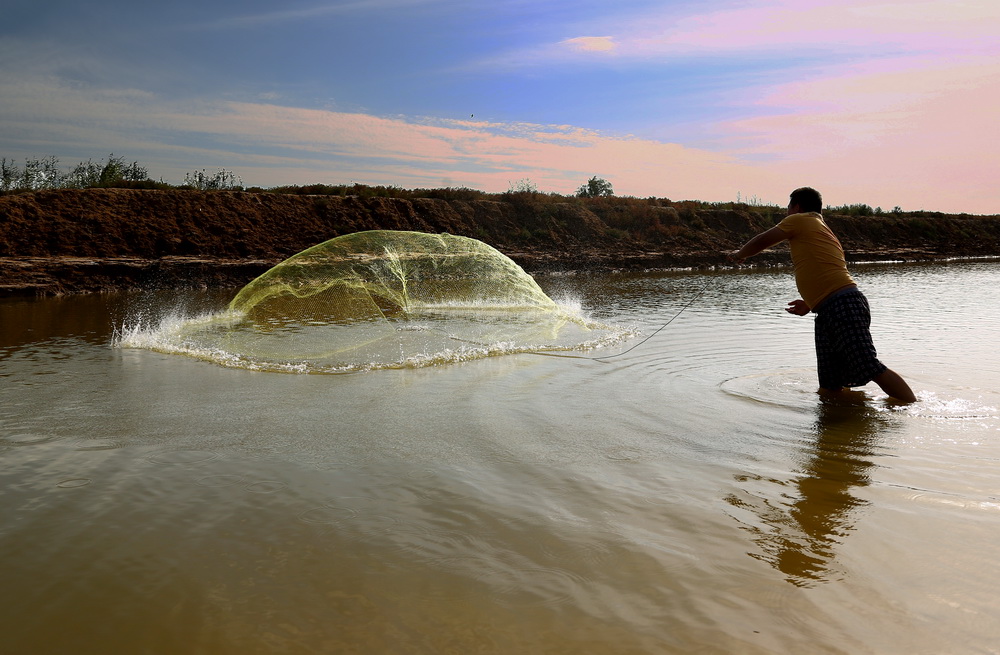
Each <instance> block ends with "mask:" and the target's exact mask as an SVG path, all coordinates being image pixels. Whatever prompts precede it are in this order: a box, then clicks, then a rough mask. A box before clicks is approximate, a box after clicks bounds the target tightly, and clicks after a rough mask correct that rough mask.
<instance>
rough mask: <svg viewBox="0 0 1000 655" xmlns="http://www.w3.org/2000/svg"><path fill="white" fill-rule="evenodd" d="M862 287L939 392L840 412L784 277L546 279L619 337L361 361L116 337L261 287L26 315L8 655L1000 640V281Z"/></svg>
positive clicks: (937, 268) (878, 321)
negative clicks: (318, 361)
mask: <svg viewBox="0 0 1000 655" xmlns="http://www.w3.org/2000/svg"><path fill="white" fill-rule="evenodd" d="M852 270H853V272H854V274H855V277H856V278H857V279H858V282H859V284H860V285H861V287H862V289H863V290H864V291H865V293H866V294H867V296H868V298H869V300H870V301H871V304H872V307H873V335H874V338H875V343H876V346H877V347H878V348H879V355H880V357H881V358H882V359H883V361H885V362H886V363H887V364H888V365H889V366H890V367H892V368H893V369H895V370H896V371H898V372H899V373H900V374H902V375H903V376H904V377H905V378H906V379H907V380H908V382H909V383H910V384H911V386H912V387H913V389H914V391H915V392H916V393H917V395H918V398H919V402H917V403H916V404H914V405H909V406H900V405H896V404H893V403H891V402H888V401H887V399H886V398H885V396H884V395H882V394H881V392H880V390H879V389H878V388H877V387H875V386H874V385H871V386H869V387H866V388H864V389H862V390H859V391H857V392H854V393H849V394H844V396H843V397H840V398H837V399H821V398H819V397H818V396H817V395H816V393H815V389H816V382H815V370H814V354H813V346H812V320H813V319H812V317H795V316H791V315H788V314H786V313H785V312H784V311H782V308H783V307H784V305H785V303H786V302H787V301H789V300H792V299H793V298H794V297H795V295H794V294H795V291H794V285H793V283H792V279H791V275H790V274H789V273H788V272H787V271H773V272H767V271H755V272H750V271H745V272H727V273H714V274H704V273H697V272H677V273H670V274H628V275H626V274H619V275H609V274H601V275H588V274H578V275H570V276H551V277H550V276H542V277H539V278H538V282H539V284H540V285H541V286H542V287H543V289H545V290H546V292H548V293H549V294H550V295H552V296H553V297H563V298H571V299H573V300H574V302H575V303H577V304H578V306H579V307H580V310H581V311H582V312H583V313H584V314H586V315H587V317H588V318H589V319H592V320H594V321H600V322H602V323H604V324H607V325H612V326H618V327H620V328H622V329H623V331H624V332H623V333H624V334H626V335H627V336H625V337H624V338H623V339H622V340H620V341H618V342H614V343H609V344H605V345H603V346H602V347H599V348H594V349H590V350H575V351H560V352H554V353H549V355H543V354H532V353H520V354H506V355H496V353H495V352H493V353H491V354H492V355H493V356H488V357H480V358H471V357H470V358H469V359H468V360H466V361H461V360H459V361H455V362H452V363H438V364H436V365H431V366H419V367H408V368H388V369H384V370H371V371H365V372H355V373H349V374H337V375H324V374H311V375H309V374H289V373H271V372H261V371H253V370H244V369H240V368H227V367H224V366H220V365H218V364H215V363H212V362H208V361H203V360H200V359H197V358H194V357H189V356H184V355H178V354H169V353H162V352H157V351H155V350H150V349H148V348H136V347H127V346H123V345H121V344H119V343H117V342H116V340H115V333H116V330H117V331H118V332H121V330H122V328H123V327H127V325H126V324H127V323H128V321H129V320H130V317H131V316H134V315H135V312H136V307H137V306H142V307H143V308H145V309H144V311H147V312H148V311H149V307H151V306H152V307H154V308H155V307H160V308H161V310H162V312H161V313H164V312H166V311H167V310H166V309H163V308H170V311H172V312H175V313H176V312H177V311H178V310H177V309H176V308H177V307H178V306H183V307H184V308H185V309H184V310H183V311H185V312H191V313H195V312H196V311H197V310H198V308H200V307H208V308H212V307H219V306H221V305H223V304H224V303H225V302H226V301H227V300H228V298H229V297H231V295H232V293H233V292H234V291H235V290H227V291H224V292H216V293H202V294H194V293H191V294H186V295H183V296H180V297H178V296H176V295H173V296H171V295H169V294H166V295H160V296H154V295H151V294H107V295H94V296H79V297H66V298H54V299H39V300H17V299H6V300H2V301H0V458H2V461H3V466H2V469H0V578H2V589H3V593H2V595H0V642H2V643H0V651H2V652H3V653H10V654H21V653H24V654H29V653H31V654H34V653H68V652H73V653H164V654H166V653H185V654H190V653H205V654H212V655H218V654H228V653H233V654H236V653H239V654H241V655H245V654H247V653H461V654H466V653H505V654H506V653H595V654H601V653H608V654H612V653H613V654H615V655H621V654H626V653H692V652H700V653H806V652H808V653H852V654H856V653H944V652H947V653H997V652H1000V621H997V619H996V617H997V616H998V615H1000V591H998V589H1000V558H997V547H996V541H997V535H998V534H1000V474H998V471H1000V393H998V391H997V389H996V382H997V380H998V374H1000V354H998V350H997V347H996V344H997V343H998V340H1000V321H998V320H997V316H996V307H997V306H1000V264H998V263H995V262H973V263H958V262H955V263H948V264H934V265H872V266H855V267H854V268H853V269H852ZM682 310H683V311H682ZM678 312H680V313H678ZM668 322H669V324H668ZM664 325H666V327H663V326H664ZM658 328H662V329H660V331H658V332H657V329H658ZM647 337H648V340H646V341H644V342H642V341H641V340H642V339H645V338H647ZM632 346H635V347H634V349H631V350H628V349H629V348H631V347H632ZM626 350H627V352H626ZM552 355H557V356H552ZM609 355H611V356H610V357H608V358H606V359H594V358H595V357H605V356H609Z"/></svg>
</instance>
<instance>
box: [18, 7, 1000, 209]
mask: <svg viewBox="0 0 1000 655" xmlns="http://www.w3.org/2000/svg"><path fill="white" fill-rule="evenodd" d="M4 4H5V7H6V8H5V10H4V19H3V21H2V22H0V156H4V157H7V158H13V159H15V160H23V159H24V158H26V157H45V156H56V157H58V158H59V160H60V161H61V162H62V163H63V165H64V166H66V167H69V166H72V165H74V164H75V163H77V162H78V161H81V160H86V159H95V160H96V159H101V158H103V157H106V156H107V155H108V154H110V153H114V154H115V155H118V156H123V157H125V158H127V159H128V160H130V161H131V160H138V161H139V162H140V164H142V165H144V166H146V167H147V168H148V169H149V172H150V175H151V176H152V177H154V178H156V179H159V178H162V179H164V180H166V181H168V182H180V181H182V180H183V177H184V174H185V173H186V172H189V171H194V170H200V169H207V170H209V171H211V170H214V169H218V168H224V169H226V170H231V171H233V172H235V173H237V174H238V175H240V176H241V177H242V179H243V180H244V182H245V183H246V184H248V185H259V186H265V187H267V186H275V185H280V184H309V183H316V182H322V183H328V184H338V183H349V182H362V183H367V184H395V185H399V186H403V187H439V186H466V187H471V188H477V189H482V190H484V191H505V190H507V189H508V188H509V187H510V186H511V185H512V184H515V183H517V182H519V181H521V180H530V181H531V183H533V184H534V185H536V186H537V187H538V189H539V190H540V191H553V192H559V193H572V192H573V191H574V190H575V189H576V188H577V187H579V186H580V185H581V184H583V183H584V182H585V181H586V180H587V179H588V178H589V177H591V176H593V175H597V176H600V177H603V178H605V179H607V180H609V181H611V182H612V184H613V185H614V188H615V191H616V193H618V194H619V195H635V196H658V197H667V198H672V199H675V200H681V199H699V200H708V201H730V200H736V199H737V198H738V197H739V198H742V199H757V200H760V201H762V202H769V203H775V204H782V205H783V204H785V201H786V198H787V194H788V191H789V190H791V189H792V188H795V187H797V186H802V185H811V186H815V187H817V188H819V189H820V190H821V191H823V192H824V195H825V197H826V200H827V202H828V203H829V204H834V205H836V204H845V203H862V202H863V203H867V204H870V205H872V206H882V207H884V208H885V209H890V208H892V207H894V206H901V207H902V208H903V209H907V210H913V209H929V210H939V211H949V212H970V213H988V214H993V213H1000V186H998V185H997V184H996V183H995V181H994V178H995V172H996V171H997V170H998V164H1000V155H998V154H997V153H998V148H997V145H998V144H997V141H998V139H997V136H996V132H997V130H996V128H995V119H994V107H996V106H997V103H998V101H1000V58H998V57H997V55H1000V3H998V2H996V1H995V0H968V1H961V0H957V1H949V2H940V1H934V2H927V1H921V0H913V1H910V2H897V3H894V2H873V1H871V0H795V1H790V0H774V1H770V2H763V1H761V2H757V1H744V2H726V1H716V0H708V1H705V2H669V1H668V2H644V1H641V0H623V1H621V2H616V3H609V2H595V1H589V0H579V1H577V2H563V1H555V2H541V1H539V2H522V1H520V0H497V1H495V2H481V1H478V0H477V1H472V0H365V1H353V2H351V1H348V2H322V1H317V0H313V1H301V0H300V1H294V2H286V3H281V4H280V5H279V4H277V3H265V2H231V1H223V2H189V1H187V0H181V1H178V2H173V3H169V4H156V5H153V4H148V3H138V2H134V1H133V2H118V1H108V0H103V1H101V0H98V1H97V2H94V3H89V4H83V3H78V2H66V1H65V0H54V1H51V2H46V3H45V7H44V10H40V9H39V7H38V4H37V3H36V2H30V3H29V2H27V1H24V0H5V3H4Z"/></svg>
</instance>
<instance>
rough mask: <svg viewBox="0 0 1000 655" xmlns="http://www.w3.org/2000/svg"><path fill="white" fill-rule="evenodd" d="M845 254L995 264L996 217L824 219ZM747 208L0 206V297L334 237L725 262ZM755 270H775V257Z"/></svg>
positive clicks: (264, 254)
mask: <svg viewBox="0 0 1000 655" xmlns="http://www.w3.org/2000/svg"><path fill="white" fill-rule="evenodd" d="M827 220H828V222H829V223H830V224H831V227H833V228H834V230H835V231H837V233H838V235H839V236H840V237H841V240H842V241H843V242H844V246H845V249H847V250H848V252H849V257H850V258H851V259H854V260H859V259H887V258H891V259H907V260H916V259H936V258H940V257H972V256H1000V218H997V217H965V216H963V217H957V216H941V215H938V216H934V217H929V218H915V217H912V216H904V217H896V216H884V217H868V218H850V217H838V216H828V217H827ZM773 222H774V217H773V216H769V215H767V214H766V213H762V212H761V211H759V210H755V209H754V208H747V207H736V208H733V209H704V208H694V209H692V208H691V207H690V206H688V205H684V204H683V203H681V204H680V206H676V207H675V206H673V205H672V204H670V203H669V202H668V201H660V202H656V201H638V200H636V199H593V200H592V201H590V200H578V199H567V200H566V201H565V202H556V201H553V200H551V199H545V198H544V197H543V198H542V199H540V200H539V199H538V198H536V197H532V196H524V197H515V198H512V199H510V201H501V200H468V201H465V200H454V199H452V200H440V199H430V198H417V199H412V200H406V199H399V198H381V197H375V198H360V197H357V196H346V197H341V196H296V195H279V194H272V193H249V192H229V191H217V192H201V191H190V190H133V189H87V190H56V191H39V192H35V193H29V194H19V195H7V196H3V197H0V296H2V295H12V294H52V293H71V292H86V291H102V290H113V289H125V288H149V287H186V286H190V287H210V286H220V287H221V286H240V285H242V284H245V283H246V282H248V281H249V280H251V279H253V277H255V276H256V275H259V274H260V273H262V272H263V271H265V270H267V269H268V268H269V267H270V266H272V265H274V264H276V263H277V262H279V261H281V260H282V259H285V258H287V257H289V256H291V255H294V254H295V253H297V252H300V251H301V250H304V249H305V248H308V247H310V246H313V245H315V244H317V243H321V242H323V241H326V240H327V239H331V238H333V237H336V236H340V235H343V234H348V233H351V232H357V231H362V230H371V229H392V230H417V231H422V232H450V233H452V234H458V235H463V236H470V237H473V238H476V239H480V240H482V241H485V242H486V243H489V244H490V245H492V246H494V247H496V248H497V249H498V250H500V251H501V252H503V253H505V254H507V255H508V256H510V257H511V258H512V259H514V260H515V261H516V262H518V263H519V264H521V265H522V266H523V267H524V268H525V269H526V270H528V271H529V272H536V271H543V270H554V269H564V270H565V269H629V270H642V269H656V268H673V267H708V266H714V265H725V261H726V260H725V252H726V251H727V250H733V249H735V248H738V247H739V246H740V245H741V244H742V243H743V242H744V241H746V239H748V238H749V237H750V236H752V235H753V234H755V233H756V232H758V231H760V230H761V229H765V228H767V227H769V226H770V225H772V224H773ZM757 261H758V262H759V263H763V264H767V263H778V264H781V263H786V262H787V254H786V253H784V252H783V251H781V250H778V251H776V252H774V253H767V254H766V256H764V257H761V258H759V259H758V260H757Z"/></svg>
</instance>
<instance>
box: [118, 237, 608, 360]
mask: <svg viewBox="0 0 1000 655" xmlns="http://www.w3.org/2000/svg"><path fill="white" fill-rule="evenodd" d="M626 334H627V332H626V331H625V330H623V329H620V328H613V327H610V326H607V325H602V324H600V323H596V322H594V321H591V320H588V319H586V318H585V317H583V316H582V315H581V314H580V312H579V310H578V309H573V308H571V307H569V306H567V305H566V304H559V303H556V302H555V301H553V300H552V298H550V297H549V296H548V295H547V294H546V293H545V292H544V291H543V290H542V289H541V287H540V286H539V285H538V283H537V282H536V281H535V280H534V279H533V278H532V277H531V276H530V275H528V274H527V273H526V272H525V271H524V270H523V269H522V268H521V267H520V266H518V265H517V264H516V263H515V262H514V261H512V260H511V259H510V258H509V257H507V256H506V255H504V254H502V253H500V252H499V251H497V250H496V249H494V248H493V247H491V246H489V245H487V244H485V243H483V242H481V241H478V240H476V239H471V238H468V237H461V236H455V235H451V234H426V233H422V232H406V231H392V230H372V231H368V232H358V233H354V234H348V235H344V236H341V237H337V238H335V239H331V240H329V241H326V242H324V243H321V244H319V245H317V246H314V247H312V248H309V249H308V250H304V251H303V252H301V253H299V254H297V255H295V256H293V257H290V258H289V259H287V260H285V261H283V262H281V263H280V264H278V265H277V266H275V267H274V268H272V269H271V270H269V271H267V272H266V273H264V274H263V275H261V276H260V277H258V278H257V279H256V280H254V281H252V282H251V283H250V284H248V285H246V287H244V288H243V289H242V290H241V291H240V292H239V293H237V294H236V296H235V297H234V298H233V299H232V301H231V302H230V303H229V307H228V310H227V311H225V312H217V313H213V314H209V315H206V316H202V317H199V318H184V319H178V320H174V321H173V322H161V324H160V327H159V328H158V329H157V330H153V331H146V332H144V331H142V330H133V331H132V333H131V334H127V335H126V338H125V339H123V340H122V343H123V345H137V346H142V347H149V348H153V349H155V350H161V351H168V352H181V353H184V354H189V355H194V356H197V357H201V358H204V359H210V360H212V361H216V362H218V363H221V364H224V365H228V366H238V367H243V368H251V369H258V370H275V371H299V372H333V373H335V372H349V371H358V370H369V369H374V368H400V367H414V366H426V365H431V364H438V363H446V362H456V361H466V360H470V359H477V358H480V357H486V356H492V355H500V354H509V353H518V352H532V351H546V350H571V349H576V348H590V347H596V346H599V345H604V344H608V343H612V342H615V341H618V340H620V339H622V338H623V337H624V336H626ZM144 340H145V342H143V341H144Z"/></svg>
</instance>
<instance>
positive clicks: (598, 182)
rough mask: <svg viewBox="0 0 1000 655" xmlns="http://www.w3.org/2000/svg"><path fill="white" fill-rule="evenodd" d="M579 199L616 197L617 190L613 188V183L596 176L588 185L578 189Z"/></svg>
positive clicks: (588, 181)
mask: <svg viewBox="0 0 1000 655" xmlns="http://www.w3.org/2000/svg"><path fill="white" fill-rule="evenodd" d="M576 195H577V197H580V198H596V197H598V196H613V195H615V190H614V189H612V188H611V182H608V181H607V180H604V179H601V178H599V177H597V176H596V175H595V176H594V177H592V178H590V179H589V180H587V183H586V184H584V185H583V186H581V187H580V188H579V189H577V192H576Z"/></svg>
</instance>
